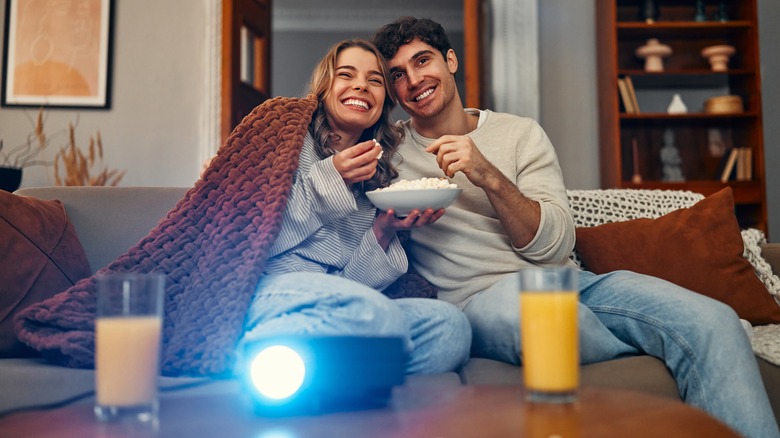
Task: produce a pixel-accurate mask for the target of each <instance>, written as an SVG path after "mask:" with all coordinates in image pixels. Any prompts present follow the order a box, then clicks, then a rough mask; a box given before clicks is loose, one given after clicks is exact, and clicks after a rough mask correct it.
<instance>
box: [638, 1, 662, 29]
mask: <svg viewBox="0 0 780 438" xmlns="http://www.w3.org/2000/svg"><path fill="white" fill-rule="evenodd" d="M639 18H640V19H641V20H642V21H644V22H645V23H647V24H653V23H655V22H656V21H658V5H657V4H656V2H655V1H654V0H644V2H643V3H642V6H640V7H639Z"/></svg>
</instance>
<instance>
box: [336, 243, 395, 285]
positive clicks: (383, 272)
mask: <svg viewBox="0 0 780 438" xmlns="http://www.w3.org/2000/svg"><path fill="white" fill-rule="evenodd" d="M408 266H409V265H408V260H407V258H406V252H405V251H404V249H403V247H402V246H401V242H400V241H399V240H398V237H397V236H396V237H393V240H391V241H390V245H389V246H388V247H387V251H386V252H385V251H384V250H383V249H382V247H381V246H380V245H379V242H378V241H377V240H376V235H375V234H374V230H373V229H372V228H369V229H368V231H366V233H365V234H364V235H363V239H362V241H361V242H360V245H359V246H358V247H357V248H356V249H355V252H354V253H353V254H352V257H351V258H350V261H349V262H348V263H347V265H346V266H345V267H344V269H343V270H342V272H341V273H340V275H341V276H342V277H345V278H349V279H352V280H355V281H358V282H360V283H363V284H365V285H367V286H370V287H373V288H374V289H377V290H383V289H384V288H386V287H387V286H389V285H390V284H392V283H393V282H394V281H395V280H397V279H398V277H400V276H401V275H403V274H404V273H406V270H407V269H408Z"/></svg>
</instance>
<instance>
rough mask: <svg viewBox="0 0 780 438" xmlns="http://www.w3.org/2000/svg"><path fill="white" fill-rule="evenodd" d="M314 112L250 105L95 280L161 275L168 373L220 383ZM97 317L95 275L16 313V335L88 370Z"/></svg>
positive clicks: (311, 104) (312, 104) (279, 103)
mask: <svg viewBox="0 0 780 438" xmlns="http://www.w3.org/2000/svg"><path fill="white" fill-rule="evenodd" d="M316 107H317V100H316V98H315V97H314V96H313V95H311V96H308V97H306V98H302V99H298V98H274V99H270V100H268V101H266V102H264V103H263V104H261V105H259V106H258V107H256V108H255V109H254V110H253V111H252V112H251V113H250V114H249V115H248V116H246V117H245V118H244V119H243V121H242V122H241V123H240V124H239V125H238V126H237V127H236V128H235V129H234V130H233V132H232V133H231V134H230V136H229V138H228V139H227V140H226V142H225V144H224V145H223V146H222V147H221V148H220V150H219V151H218V153H217V156H216V157H215V158H214V159H213V160H212V162H211V164H210V166H209V167H208V168H207V169H206V170H205V171H204V173H203V175H202V177H201V178H200V179H199V180H198V181H197V183H196V184H195V185H194V186H193V188H192V189H190V190H189V191H188V192H187V193H186V194H185V195H184V197H183V198H182V199H181V200H180V201H179V202H178V203H177V204H176V206H175V207H174V208H173V209H172V210H171V211H170V212H169V213H168V214H167V215H166V217H165V218H163V219H162V220H161V221H160V222H159V223H158V224H157V225H156V226H155V228H153V229H152V230H151V231H150V232H149V234H148V235H147V236H146V237H144V238H143V239H141V241H140V242H139V243H138V244H136V245H135V246H134V247H132V248H130V249H129V250H128V251H127V252H126V253H125V254H123V255H121V256H119V257H118V258H117V259H116V260H115V261H113V262H112V263H110V264H109V265H108V266H106V267H104V268H102V269H100V270H99V271H98V272H97V273H96V275H100V274H105V273H109V272H141V273H147V272H162V273H164V274H166V276H167V282H166V290H165V299H164V312H165V314H164V323H163V333H162V368H161V371H162V373H163V374H164V375H170V376H180V375H210V376H220V375H223V376H226V375H228V374H229V372H230V370H231V369H232V367H233V365H234V363H233V362H234V361H235V351H234V350H235V346H236V343H237V341H238V339H239V337H240V336H241V334H242V330H243V323H244V317H245V314H246V310H247V308H248V306H249V304H250V302H251V300H252V296H253V294H254V291H255V287H256V285H257V283H258V280H259V279H260V276H261V275H262V272H263V268H264V266H265V262H266V259H267V258H268V250H269V249H270V247H271V245H272V243H273V241H274V239H275V237H276V235H277V234H278V232H279V229H280V226H281V220H282V213H283V212H284V208H285V206H286V202H287V196H288V194H289V192H290V188H291V186H292V183H293V173H294V171H295V169H297V166H298V157H299V154H300V150H301V146H302V145H303V140H304V137H305V135H306V132H307V128H308V125H309V122H310V121H311V117H312V114H313V112H314V110H315V109H316ZM118 232H121V230H118ZM95 311H96V283H95V276H92V277H88V278H85V279H83V280H81V281H79V282H78V283H77V284H75V285H74V286H73V287H71V288H69V289H67V290H66V291H64V292H62V293H60V294H57V295H55V296H54V297H52V298H50V299H47V300H45V301H43V302H41V303H38V304H35V305H32V306H30V307H28V308H27V309H25V310H24V311H22V312H20V313H19V314H18V315H17V318H16V319H15V324H16V332H17V336H18V337H19V339H20V340H21V341H23V342H24V343H26V344H28V345H30V346H31V347H33V348H35V349H36V350H38V351H40V352H41V354H42V355H43V356H44V358H46V359H48V360H49V361H51V362H54V363H58V364H61V365H66V366H70V367H79V368H89V367H92V366H94V351H95Z"/></svg>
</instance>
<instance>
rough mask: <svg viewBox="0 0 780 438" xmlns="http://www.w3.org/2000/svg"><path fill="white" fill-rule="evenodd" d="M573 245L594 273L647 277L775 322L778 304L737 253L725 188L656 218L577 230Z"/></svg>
mask: <svg viewBox="0 0 780 438" xmlns="http://www.w3.org/2000/svg"><path fill="white" fill-rule="evenodd" d="M576 248H577V252H578V254H579V256H580V258H581V259H582V261H583V263H584V265H585V267H586V268H587V269H588V270H590V271H592V272H594V273H596V274H603V273H606V272H610V271H615V270H620V269H625V270H629V271H634V272H639V273H642V274H648V275H652V276H655V277H659V278H663V279H665V280H668V281H671V282H672V283H675V284H678V285H680V286H682V287H685V288H687V289H690V290H693V291H695V292H698V293H700V294H703V295H707V296H709V297H711V298H714V299H716V300H718V301H721V302H723V303H726V304H728V305H729V306H731V307H732V308H733V309H734V310H735V311H736V312H737V314H738V315H739V317H740V318H742V319H745V320H747V321H749V322H750V323H751V324H755V325H761V324H770V323H780V306H778V304H777V302H775V300H774V298H773V297H772V295H770V294H769V292H768V291H767V289H766V287H765V286H764V284H763V283H762V282H761V280H759V278H758V277H757V276H756V274H755V270H754V269H753V266H752V265H751V264H750V263H749V262H748V261H747V259H745V258H744V257H743V256H742V252H743V249H744V242H743V240H742V235H741V233H740V228H739V224H738V223H737V219H736V216H735V215H734V198H733V195H732V191H731V188H730V187H726V188H725V189H723V190H721V191H719V192H717V193H714V194H712V195H710V196H708V197H706V198H704V199H702V200H701V201H699V202H697V203H696V204H694V205H693V206H691V207H690V208H683V209H680V210H676V211H673V212H671V213H669V214H666V215H664V216H661V217H659V218H656V219H635V220H629V221H624V222H613V223H608V224H604V225H599V226H596V227H587V228H578V229H577V245H576Z"/></svg>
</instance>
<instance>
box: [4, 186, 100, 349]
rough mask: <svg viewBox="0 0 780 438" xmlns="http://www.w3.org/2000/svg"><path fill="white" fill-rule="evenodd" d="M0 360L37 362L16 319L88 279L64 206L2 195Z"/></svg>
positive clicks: (11, 194) (84, 260) (85, 261)
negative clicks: (20, 334) (23, 340)
mask: <svg viewBox="0 0 780 438" xmlns="http://www.w3.org/2000/svg"><path fill="white" fill-rule="evenodd" d="M0 266H2V268H0V357H26V356H37V355H38V353H37V352H36V351H35V350H33V349H31V348H28V347H27V346H25V345H24V344H22V343H21V342H19V340H18V339H17V338H16V335H15V334H14V327H13V317H14V315H15V314H16V313H18V312H19V311H20V310H22V309H24V308H25V307H27V306H29V305H30V304H33V303H37V302H40V301H43V300H45V299H47V298H49V297H51V296H54V295H55V294H57V293H58V292H62V291H64V290H65V289H67V288H68V287H70V286H72V285H73V284H74V283H76V281H78V280H80V279H82V278H84V277H87V276H89V275H90V274H91V273H92V271H91V269H90V268H89V262H88V261H87V256H86V254H84V248H82V246H81V242H79V239H78V236H76V231H75V230H74V228H73V225H72V224H71V223H70V220H69V219H68V216H67V214H66V213H65V208H64V207H63V206H62V203H61V202H60V201H44V200H40V199H35V198H31V197H26V196H19V195H14V194H13V193H8V192H6V191H3V190H0Z"/></svg>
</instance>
